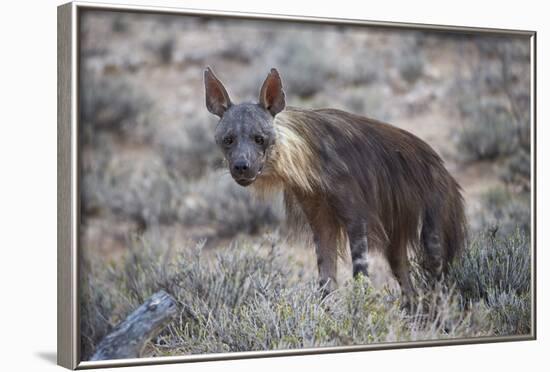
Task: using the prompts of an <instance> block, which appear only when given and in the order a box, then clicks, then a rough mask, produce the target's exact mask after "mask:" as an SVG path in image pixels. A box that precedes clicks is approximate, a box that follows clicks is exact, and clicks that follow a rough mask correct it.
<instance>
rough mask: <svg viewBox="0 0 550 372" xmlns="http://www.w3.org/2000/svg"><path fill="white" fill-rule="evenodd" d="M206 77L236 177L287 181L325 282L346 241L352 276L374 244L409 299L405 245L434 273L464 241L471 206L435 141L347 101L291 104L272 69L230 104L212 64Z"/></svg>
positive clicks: (268, 186)
mask: <svg viewBox="0 0 550 372" xmlns="http://www.w3.org/2000/svg"><path fill="white" fill-rule="evenodd" d="M204 80H205V87H206V107H207V108H208V110H209V111H210V112H211V113H213V114H215V115H217V116H219V117H220V121H219V123H218V125H217V128H216V132H215V138H216V143H217V144H218V145H219V146H220V148H221V149H222V151H223V153H224V155H225V158H226V160H227V162H228V165H229V170H230V172H231V175H232V177H233V178H234V179H235V181H236V182H237V183H238V184H239V185H242V186H249V185H252V186H253V187H254V188H255V189H256V190H258V191H260V192H266V191H269V190H282V191H283V192H284V196H285V205H286V207H287V214H288V215H289V217H295V216H303V217H305V220H306V221H307V223H308V224H309V227H310V228H311V231H312V232H313V240H314V242H315V248H316V254H317V263H318V268H319V280H320V284H321V285H322V286H323V288H325V289H327V290H328V291H330V290H332V289H333V288H334V287H335V285H336V263H337V258H338V255H339V254H342V252H345V249H346V247H347V246H348V242H349V249H350V251H351V258H352V265H353V275H354V276H357V275H359V274H364V275H367V273H368V262H367V251H368V250H371V251H375V252H376V253H379V254H380V256H381V257H383V258H384V259H385V260H387V263H388V264H389V267H390V268H391V270H392V271H393V274H394V275H395V277H396V278H397V280H398V282H399V284H400V285H401V289H402V291H403V292H404V294H405V295H406V298H407V299H408V298H409V296H410V295H411V294H412V293H413V288H412V286H411V280H410V276H409V267H410V262H409V256H408V254H407V249H408V247H411V248H413V249H414V250H413V251H412V252H416V253H419V254H420V255H421V256H422V257H423V258H424V260H423V263H424V265H423V266H424V268H425V269H426V270H427V272H428V273H429V274H431V275H432V277H434V278H440V277H441V275H442V274H443V273H444V272H445V269H446V268H447V264H448V263H449V262H450V260H451V259H452V258H453V256H454V255H455V254H456V253H457V252H458V251H459V249H460V248H461V247H462V246H463V245H464V240H465V217H464V206H463V199H462V196H461V191H460V186H459V185H458V184H457V182H456V181H455V180H454V179H453V177H452V176H451V175H450V174H449V172H447V170H446V169H445V167H444V165H443V161H442V160H441V158H440V157H439V156H438V155H437V154H436V153H435V151H434V150H433V149H432V148H431V147H430V146H429V145H428V144H426V143H425V142H424V141H422V140H421V139H419V138H418V137H416V136H414V135H413V134H411V133H409V132H407V131H404V130H402V129H399V128H396V127H394V126H392V125H389V124H385V123H381V122H379V121H376V120H373V119H370V118H366V117H362V116H358V115H354V114H351V113H347V112H344V111H339V110H334V109H319V110H306V109H300V108H291V107H285V94H284V92H283V86H282V82H281V78H280V76H279V73H278V72H277V70H275V69H272V70H271V72H270V73H269V74H268V76H267V78H266V80H265V82H264V83H263V85H262V87H261V89H260V97H259V102H258V103H241V104H233V103H232V102H231V100H230V99H229V95H228V94H227V91H226V90H225V88H224V86H223V85H222V83H221V82H220V81H219V80H218V79H217V78H216V77H215V76H214V74H213V73H212V71H211V70H210V69H209V68H207V69H206V71H205V72H204Z"/></svg>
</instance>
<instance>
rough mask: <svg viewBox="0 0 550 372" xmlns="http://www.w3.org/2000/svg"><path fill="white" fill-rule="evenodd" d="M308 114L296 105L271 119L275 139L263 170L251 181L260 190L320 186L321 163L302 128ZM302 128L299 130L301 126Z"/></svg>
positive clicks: (307, 189)
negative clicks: (295, 107)
mask: <svg viewBox="0 0 550 372" xmlns="http://www.w3.org/2000/svg"><path fill="white" fill-rule="evenodd" d="M305 120H307V116H306V115H304V114H303V111H301V110H298V109H287V110H285V111H283V112H281V113H279V114H278V115H277V116H276V117H275V119H274V121H273V125H274V127H275V133H276V140H275V144H274V145H273V147H272V148H271V149H270V150H269V154H268V158H267V160H266V164H265V167H264V172H263V174H262V175H261V176H260V177H259V178H258V179H257V180H256V182H255V183H254V186H255V187H254V188H255V189H256V190H257V191H258V192H260V193H262V194H266V193H270V192H272V191H276V190H281V189H283V190H287V191H293V192H297V193H301V194H311V193H314V192H317V191H319V189H320V188H321V178H320V169H319V168H320V167H319V162H318V159H317V157H316V155H315V154H316V151H315V149H314V146H313V143H312V141H311V137H310V136H307V133H305V131H304V130H303V128H306V127H308V126H306V125H304V121H305ZM300 128H302V130H300Z"/></svg>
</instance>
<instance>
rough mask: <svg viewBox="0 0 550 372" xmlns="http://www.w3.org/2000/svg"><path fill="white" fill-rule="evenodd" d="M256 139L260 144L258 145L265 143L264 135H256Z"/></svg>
mask: <svg viewBox="0 0 550 372" xmlns="http://www.w3.org/2000/svg"><path fill="white" fill-rule="evenodd" d="M254 141H255V142H256V143H257V144H258V145H263V144H264V138H263V137H262V136H256V137H254Z"/></svg>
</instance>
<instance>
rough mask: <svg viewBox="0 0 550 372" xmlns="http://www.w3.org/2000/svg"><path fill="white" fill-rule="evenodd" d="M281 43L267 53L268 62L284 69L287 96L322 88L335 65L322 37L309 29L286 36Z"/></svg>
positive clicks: (301, 94) (308, 92)
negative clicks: (295, 35)
mask: <svg viewBox="0 0 550 372" xmlns="http://www.w3.org/2000/svg"><path fill="white" fill-rule="evenodd" d="M281 43H282V45H280V47H279V48H277V49H274V53H272V54H273V55H269V56H267V58H268V60H269V64H271V65H273V66H275V67H277V68H279V69H280V71H281V72H284V75H283V79H284V81H283V84H285V86H286V87H287V93H288V95H289V96H294V95H296V96H300V97H310V96H313V95H314V94H316V93H317V92H320V91H322V90H323V89H324V88H325V86H326V85H327V80H328V79H329V78H330V77H331V76H332V75H334V74H335V73H336V67H335V66H336V65H333V64H332V63H331V57H332V56H330V55H327V54H326V53H325V52H326V50H325V48H323V44H324V43H323V40H322V39H320V38H319V37H317V36H316V35H315V34H313V33H304V34H303V35H301V37H294V36H287V37H286V38H284V39H282V40H281Z"/></svg>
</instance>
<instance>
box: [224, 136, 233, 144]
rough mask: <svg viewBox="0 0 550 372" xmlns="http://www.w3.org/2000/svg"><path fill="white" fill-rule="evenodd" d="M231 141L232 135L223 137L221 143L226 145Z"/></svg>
mask: <svg viewBox="0 0 550 372" xmlns="http://www.w3.org/2000/svg"><path fill="white" fill-rule="evenodd" d="M232 143H233V137H229V136H228V137H225V138H224V139H223V144H224V145H226V146H229V145H231V144H232Z"/></svg>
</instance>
